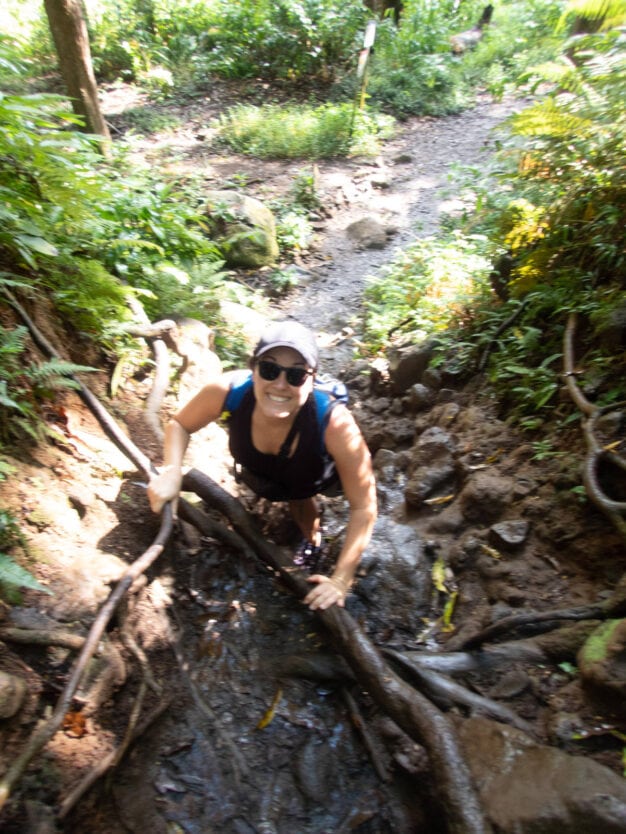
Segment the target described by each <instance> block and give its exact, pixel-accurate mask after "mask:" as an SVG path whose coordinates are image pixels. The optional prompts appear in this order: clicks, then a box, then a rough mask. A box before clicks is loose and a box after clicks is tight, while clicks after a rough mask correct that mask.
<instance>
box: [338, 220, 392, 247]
mask: <svg viewBox="0 0 626 834" xmlns="http://www.w3.org/2000/svg"><path fill="white" fill-rule="evenodd" d="M346 234H347V235H348V237H349V238H350V240H351V241H352V242H353V243H354V245H355V246H356V247H357V248H358V249H384V248H385V246H386V244H387V234H386V232H385V229H384V227H383V226H382V225H381V224H380V223H379V222H378V221H377V220H374V218H373V217H363V218H362V219H361V220H355V222H354V223H350V225H349V226H348V228H347V229H346Z"/></svg>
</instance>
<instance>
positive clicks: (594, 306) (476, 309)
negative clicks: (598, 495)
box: [366, 27, 626, 430]
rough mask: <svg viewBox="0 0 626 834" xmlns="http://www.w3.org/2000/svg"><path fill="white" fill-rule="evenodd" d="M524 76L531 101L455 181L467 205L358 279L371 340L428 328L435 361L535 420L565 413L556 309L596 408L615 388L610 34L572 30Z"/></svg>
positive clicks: (625, 149)
mask: <svg viewBox="0 0 626 834" xmlns="http://www.w3.org/2000/svg"><path fill="white" fill-rule="evenodd" d="M531 81H533V83H534V85H535V90H536V93H537V94H538V98H537V101H536V102H535V103H534V104H532V105H531V106H529V107H528V108H526V109H525V110H522V111H520V112H519V113H517V114H516V115H514V116H513V117H511V118H510V119H509V120H508V124H507V127H508V131H509V133H508V137H507V138H503V139H502V140H501V145H502V147H501V151H500V153H499V154H498V155H497V156H496V159H495V164H494V167H493V168H492V169H491V170H490V171H487V172H485V171H483V172H477V171H475V170H472V171H467V172H465V176H466V179H465V181H464V182H463V180H459V182H458V187H459V190H460V191H461V196H462V198H463V203H464V204H465V205H466V206H469V207H470V208H468V209H467V210H466V211H465V213H464V214H463V215H462V216H461V217H460V218H448V220H447V223H446V224H445V225H446V231H445V233H444V234H443V235H441V236H439V237H437V238H429V239H426V240H423V241H419V242H418V243H416V244H415V245H414V246H412V247H410V248H409V249H408V250H407V252H405V253H404V254H403V255H401V256H400V257H399V258H398V259H396V261H395V262H394V263H393V264H392V265H391V267H390V268H389V269H388V270H387V272H386V274H385V275H383V276H382V277H381V278H379V279H377V280H376V281H373V282H372V283H371V285H370V286H369V288H368V290H367V292H366V304H367V315H366V318H367V329H368V334H369V339H370V342H371V346H372V349H373V350H380V349H384V348H385V347H387V346H388V345H389V344H391V343H392V342H393V341H397V340H398V339H402V338H405V339H406V340H408V341H412V340H415V339H417V340H423V339H427V338H431V337H433V336H436V344H437V347H436V351H437V353H438V355H439V362H448V363H452V364H454V365H455V366H456V368H457V370H459V371H461V372H464V373H466V374H468V375H469V374H473V373H476V372H477V371H479V370H484V371H485V372H486V374H487V376H488V378H489V380H490V382H491V384H492V385H493V387H494V389H495V390H496V392H497V394H498V395H499V398H500V401H501V403H502V410H503V413H505V414H508V415H509V417H510V418H511V419H512V420H514V421H515V422H517V424H518V425H520V426H521V427H523V428H528V429H532V430H535V429H537V428H539V427H540V426H541V425H542V424H543V423H544V422H545V421H546V420H548V419H551V418H553V417H554V414H555V407H556V406H558V410H557V416H558V415H560V416H561V418H562V419H563V420H566V419H568V415H569V414H570V413H571V411H572V408H571V406H570V407H569V408H568V407H567V406H564V405H562V404H561V405H559V397H558V393H559V389H560V387H561V384H562V377H561V374H562V372H563V357H562V354H563V332H564V328H565V324H566V321H567V317H568V315H569V314H570V313H577V314H578V315H579V318H580V322H581V324H580V326H579V332H578V333H577V352H578V353H577V359H578V361H579V363H580V365H579V370H578V373H579V378H580V384H581V385H583V386H584V387H585V390H587V391H588V392H589V395H590V396H593V398H594V401H595V402H597V403H598V404H600V405H603V404H609V403H611V402H615V401H617V400H619V399H623V398H624V393H625V392H624V385H623V380H624V378H625V371H626V368H625V365H626V354H624V351H623V347H620V345H621V342H620V339H621V338H622V336H620V334H621V333H623V328H624V321H626V255H625V253H626V228H625V227H624V223H623V217H624V216H625V214H626V170H625V168H624V164H623V160H624V158H625V154H626V120H625V115H624V108H623V100H624V96H625V94H626V51H625V50H624V34H623V30H622V29H621V28H619V27H618V28H611V27H605V29H602V28H600V31H598V32H597V33H594V34H588V35H579V36H576V37H575V38H573V39H571V40H570V41H568V42H566V44H565V48H564V53H563V56H562V57H561V58H560V59H558V60H556V61H554V62H551V63H549V64H545V65H542V66H539V67H536V68H535V69H534V70H533V71H532V72H529V73H528V74H527V77H526V79H525V83H527V84H529V83H530V82H531ZM460 176H463V175H462V174H461V175H460Z"/></svg>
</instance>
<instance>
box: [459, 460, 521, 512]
mask: <svg viewBox="0 0 626 834" xmlns="http://www.w3.org/2000/svg"><path fill="white" fill-rule="evenodd" d="M512 491H513V484H512V482H511V480H510V479H509V478H505V477H503V476H502V475H497V474H495V473H490V472H477V473H476V474H475V475H474V477H473V478H471V479H470V480H469V481H468V482H467V484H466V485H465V487H464V488H463V490H462V491H461V494H460V496H459V500H460V502H461V508H462V511H463V515H464V517H465V518H466V519H467V520H468V521H477V522H482V523H484V524H488V523H489V522H491V521H495V520H496V519H497V518H498V516H499V515H501V513H502V511H503V510H504V509H505V507H506V506H507V505H508V503H509V501H510V496H511V493H512Z"/></svg>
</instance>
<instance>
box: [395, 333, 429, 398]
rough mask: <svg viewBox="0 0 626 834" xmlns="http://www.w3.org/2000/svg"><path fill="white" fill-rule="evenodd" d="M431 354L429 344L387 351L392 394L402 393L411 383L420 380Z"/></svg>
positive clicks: (413, 383)
mask: <svg viewBox="0 0 626 834" xmlns="http://www.w3.org/2000/svg"><path fill="white" fill-rule="evenodd" d="M432 355H433V347H432V345H431V344H428V343H426V344H424V345H422V346H420V347H414V346H411V347H410V348H398V349H396V350H394V351H390V353H389V357H388V358H389V381H390V383H391V390H392V393H393V394H396V395H397V394H404V392H405V391H407V390H408V389H409V388H410V387H411V385H415V383H416V382H422V375H423V374H424V372H425V370H426V368H427V367H428V363H429V362H430V360H431V358H432Z"/></svg>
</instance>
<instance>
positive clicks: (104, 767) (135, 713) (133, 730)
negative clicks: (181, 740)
mask: <svg viewBox="0 0 626 834" xmlns="http://www.w3.org/2000/svg"><path fill="white" fill-rule="evenodd" d="M146 685H147V684H146V681H142V683H141V686H140V689H139V692H138V694H137V698H136V700H135V702H134V704H133V709H132V712H131V715H130V718H129V721H128V726H127V728H126V732H125V734H124V738H123V739H122V741H121V743H120V745H119V746H118V747H116V748H115V750H112V751H111V752H110V753H109V754H108V755H107V756H105V757H104V758H103V759H102V760H101V761H100V762H98V764H97V765H96V766H95V767H94V768H93V769H92V770H90V771H89V773H88V774H87V775H86V776H85V777H84V779H83V780H82V781H81V782H79V784H78V785H77V786H76V787H75V788H74V789H73V790H72V792H71V793H70V794H69V795H68V796H67V797H66V798H65V799H64V800H63V802H62V804H61V809H60V811H59V814H58V816H59V819H63V818H64V817H66V816H67V815H68V814H69V813H70V811H71V810H72V809H73V808H74V807H75V806H76V804H77V803H78V802H79V801H80V799H82V797H83V796H84V795H85V794H86V793H87V791H88V790H89V789H90V788H91V787H92V786H93V785H94V784H95V783H96V782H97V780H98V779H99V778H100V777H101V776H103V775H104V774H105V773H106V772H107V771H108V770H109V769H110V768H112V767H116V766H117V765H118V764H119V763H120V762H121V760H122V759H123V757H124V755H125V754H126V751H127V750H128V748H129V747H130V746H131V745H132V744H134V742H135V741H137V739H138V738H140V737H141V736H142V735H143V734H144V733H145V732H146V730H148V729H149V728H150V726H151V725H152V724H153V723H154V722H155V721H156V720H157V719H158V718H159V717H160V716H161V715H162V714H163V713H164V712H165V711H166V710H167V709H168V708H169V707H170V706H171V704H172V701H173V695H169V696H167V697H166V698H164V699H163V700H162V701H161V702H160V703H159V704H158V706H157V707H156V708H155V709H154V710H152V712H151V713H150V714H149V715H148V716H146V718H144V720H143V721H142V723H141V724H140V725H138V726H137V721H138V719H139V713H140V712H141V707H142V706H143V701H144V697H145V693H146Z"/></svg>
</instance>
